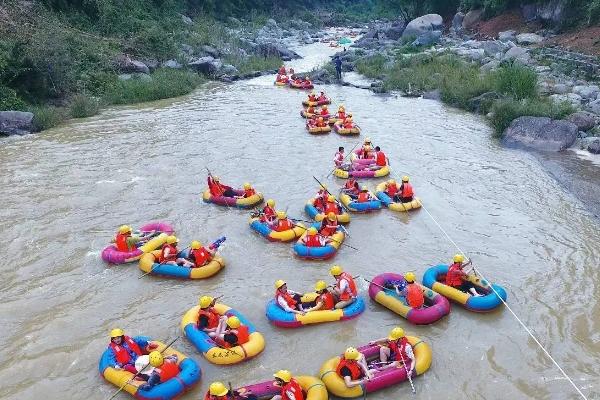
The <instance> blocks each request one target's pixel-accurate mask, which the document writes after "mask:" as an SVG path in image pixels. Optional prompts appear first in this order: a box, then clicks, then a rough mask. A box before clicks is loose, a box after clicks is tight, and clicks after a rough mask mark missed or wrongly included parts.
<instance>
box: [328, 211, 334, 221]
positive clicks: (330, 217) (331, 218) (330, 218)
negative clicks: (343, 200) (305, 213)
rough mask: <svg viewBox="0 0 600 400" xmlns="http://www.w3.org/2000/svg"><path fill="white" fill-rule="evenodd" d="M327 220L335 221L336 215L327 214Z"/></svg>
mask: <svg viewBox="0 0 600 400" xmlns="http://www.w3.org/2000/svg"><path fill="white" fill-rule="evenodd" d="M327 219H328V220H330V221H335V214H334V213H332V212H330V213H329V214H327Z"/></svg>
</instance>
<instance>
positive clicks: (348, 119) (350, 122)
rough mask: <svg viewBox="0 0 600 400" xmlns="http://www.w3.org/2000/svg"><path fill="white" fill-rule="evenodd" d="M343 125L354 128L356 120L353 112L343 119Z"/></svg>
mask: <svg viewBox="0 0 600 400" xmlns="http://www.w3.org/2000/svg"><path fill="white" fill-rule="evenodd" d="M342 127H343V128H344V129H352V128H354V120H353V119H352V114H348V116H347V117H346V118H344V119H343V120H342Z"/></svg>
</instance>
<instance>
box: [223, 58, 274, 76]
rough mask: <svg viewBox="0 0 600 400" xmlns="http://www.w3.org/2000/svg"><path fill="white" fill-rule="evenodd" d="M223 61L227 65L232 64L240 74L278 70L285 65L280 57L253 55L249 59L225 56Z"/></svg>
mask: <svg viewBox="0 0 600 400" xmlns="http://www.w3.org/2000/svg"><path fill="white" fill-rule="evenodd" d="M223 60H224V62H225V63H227V64H231V65H233V66H234V67H236V68H237V70H238V71H239V73H240V74H245V73H248V72H253V71H266V70H271V69H277V68H278V67H279V66H280V65H281V64H282V63H283V62H282V61H281V58H280V57H275V56H269V57H263V56H257V55H251V56H249V57H240V56H234V55H228V56H225V57H224V58H223Z"/></svg>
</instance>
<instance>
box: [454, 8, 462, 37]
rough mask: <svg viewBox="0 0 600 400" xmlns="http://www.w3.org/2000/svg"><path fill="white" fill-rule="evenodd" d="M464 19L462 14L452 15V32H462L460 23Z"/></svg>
mask: <svg viewBox="0 0 600 400" xmlns="http://www.w3.org/2000/svg"><path fill="white" fill-rule="evenodd" d="M464 19H465V14H464V13H462V12H460V11H459V12H457V13H456V14H454V17H453V18H452V29H453V30H454V32H457V33H458V32H460V31H462V23H463V20H464Z"/></svg>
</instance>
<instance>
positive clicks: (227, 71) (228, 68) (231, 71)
mask: <svg viewBox="0 0 600 400" xmlns="http://www.w3.org/2000/svg"><path fill="white" fill-rule="evenodd" d="M219 73H220V74H224V75H237V74H239V73H240V71H238V69H237V68H236V67H235V66H233V65H231V64H225V65H223V66H222V67H221V70H220V71H219Z"/></svg>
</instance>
